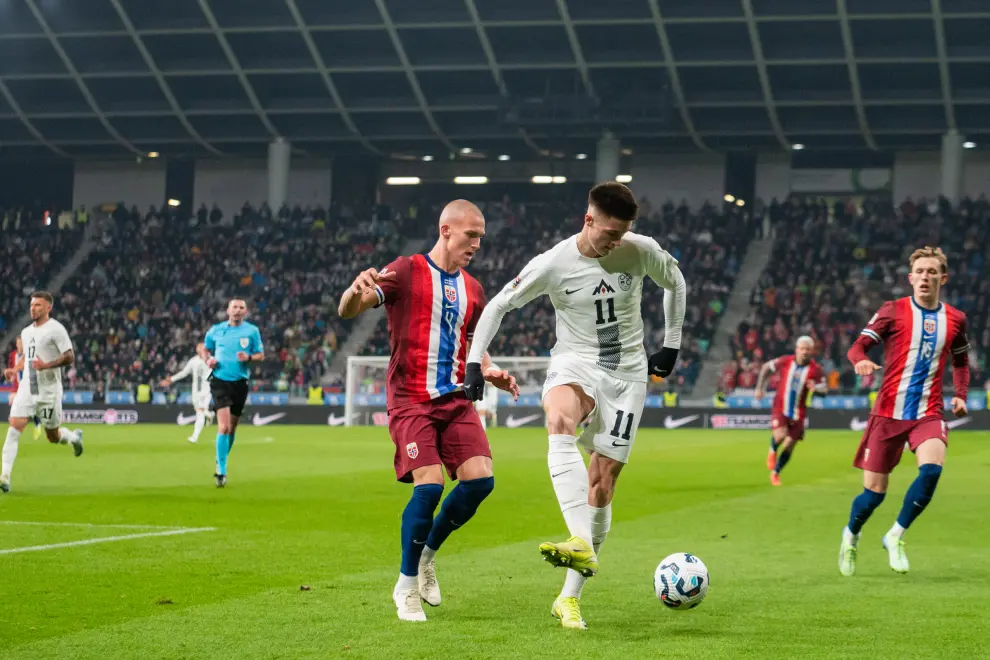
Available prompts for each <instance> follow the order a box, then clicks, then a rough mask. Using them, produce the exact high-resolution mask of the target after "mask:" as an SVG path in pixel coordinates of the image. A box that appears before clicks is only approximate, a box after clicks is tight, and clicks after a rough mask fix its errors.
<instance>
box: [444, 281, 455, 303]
mask: <svg viewBox="0 0 990 660" xmlns="http://www.w3.org/2000/svg"><path fill="white" fill-rule="evenodd" d="M443 297H444V298H446V299H447V302H449V303H450V304H451V305H453V304H454V303H455V302H457V287H456V286H454V285H453V284H444V285H443Z"/></svg>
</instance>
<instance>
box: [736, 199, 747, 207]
mask: <svg viewBox="0 0 990 660" xmlns="http://www.w3.org/2000/svg"><path fill="white" fill-rule="evenodd" d="M736 206H746V202H745V201H744V200H741V199H737V200H736Z"/></svg>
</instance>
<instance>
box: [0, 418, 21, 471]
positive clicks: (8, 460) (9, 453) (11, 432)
mask: <svg viewBox="0 0 990 660" xmlns="http://www.w3.org/2000/svg"><path fill="white" fill-rule="evenodd" d="M20 437H21V432H20V431H18V430H17V429H15V428H14V427H13V426H8V427H7V439H6V440H4V441H3V467H2V469H0V475H2V476H4V477H6V478H8V479H10V471H11V470H13V469H14V459H15V458H17V446H18V444H19V442H20Z"/></svg>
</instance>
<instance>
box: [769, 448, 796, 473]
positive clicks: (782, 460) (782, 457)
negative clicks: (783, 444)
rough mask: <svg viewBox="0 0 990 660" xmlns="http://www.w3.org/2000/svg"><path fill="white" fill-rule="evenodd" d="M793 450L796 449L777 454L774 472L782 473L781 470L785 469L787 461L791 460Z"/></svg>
mask: <svg viewBox="0 0 990 660" xmlns="http://www.w3.org/2000/svg"><path fill="white" fill-rule="evenodd" d="M793 451H794V450H793V449H792V450H791V451H782V452H780V453H779V454H777V464H776V465H775V466H774V467H773V471H774V472H776V473H777V474H780V471H781V470H783V469H784V466H785V465H787V461H789V460H791V453H792V452H793Z"/></svg>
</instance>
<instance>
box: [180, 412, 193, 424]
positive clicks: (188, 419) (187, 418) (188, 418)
mask: <svg viewBox="0 0 990 660" xmlns="http://www.w3.org/2000/svg"><path fill="white" fill-rule="evenodd" d="M195 421H196V415H183V414H182V413H179V416H178V417H176V418H175V423H176V424H178V425H179V426H187V425H189V424H192V423H193V422H195Z"/></svg>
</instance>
